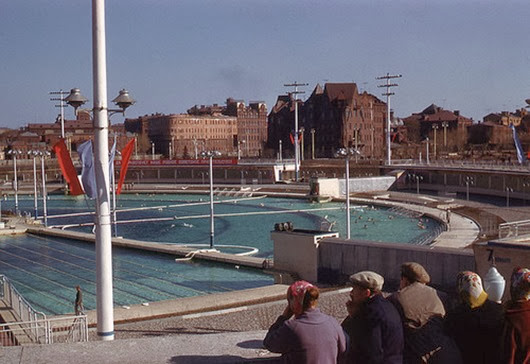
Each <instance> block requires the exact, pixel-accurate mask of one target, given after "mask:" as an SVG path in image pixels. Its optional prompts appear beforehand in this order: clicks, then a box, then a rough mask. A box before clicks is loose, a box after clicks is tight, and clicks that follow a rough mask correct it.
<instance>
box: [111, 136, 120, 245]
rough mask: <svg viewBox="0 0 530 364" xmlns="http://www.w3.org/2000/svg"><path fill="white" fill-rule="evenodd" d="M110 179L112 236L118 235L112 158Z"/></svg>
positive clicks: (114, 174)
mask: <svg viewBox="0 0 530 364" xmlns="http://www.w3.org/2000/svg"><path fill="white" fill-rule="evenodd" d="M116 137H117V136H116V133H114V145H116ZM110 180H111V186H112V223H113V225H114V236H118V218H117V215H116V173H115V171H114V160H113V161H112V163H111V164H110Z"/></svg>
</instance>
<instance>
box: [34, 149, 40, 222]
mask: <svg viewBox="0 0 530 364" xmlns="http://www.w3.org/2000/svg"><path fill="white" fill-rule="evenodd" d="M33 207H34V209H35V220H37V219H38V218H39V216H38V215H39V206H38V204H37V154H36V152H34V153H33Z"/></svg>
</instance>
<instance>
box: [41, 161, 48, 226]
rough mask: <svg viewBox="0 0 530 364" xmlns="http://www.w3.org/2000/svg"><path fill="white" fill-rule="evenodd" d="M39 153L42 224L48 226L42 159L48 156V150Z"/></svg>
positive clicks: (46, 196) (44, 174) (46, 194)
mask: <svg viewBox="0 0 530 364" xmlns="http://www.w3.org/2000/svg"><path fill="white" fill-rule="evenodd" d="M39 154H40V163H41V164H40V169H41V174H42V214H43V216H44V226H45V227H48V208H47V201H46V199H47V198H48V193H47V192H46V173H45V171H44V160H45V158H46V157H47V156H48V157H49V156H50V152H48V151H46V152H39Z"/></svg>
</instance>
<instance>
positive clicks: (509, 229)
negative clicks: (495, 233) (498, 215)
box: [499, 220, 530, 239]
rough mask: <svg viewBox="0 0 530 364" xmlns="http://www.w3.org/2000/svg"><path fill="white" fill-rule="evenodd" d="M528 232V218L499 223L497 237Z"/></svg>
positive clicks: (529, 224)
mask: <svg viewBox="0 0 530 364" xmlns="http://www.w3.org/2000/svg"><path fill="white" fill-rule="evenodd" d="M525 234H530V220H520V221H512V222H505V223H503V224H500V225H499V238H501V239H502V238H507V237H515V236H519V235H525Z"/></svg>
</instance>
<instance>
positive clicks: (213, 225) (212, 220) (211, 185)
mask: <svg viewBox="0 0 530 364" xmlns="http://www.w3.org/2000/svg"><path fill="white" fill-rule="evenodd" d="M209 157H210V249H213V246H214V236H215V223H214V215H213V161H212V159H213V154H210V155H209Z"/></svg>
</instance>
